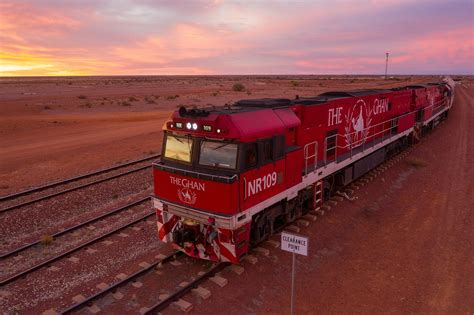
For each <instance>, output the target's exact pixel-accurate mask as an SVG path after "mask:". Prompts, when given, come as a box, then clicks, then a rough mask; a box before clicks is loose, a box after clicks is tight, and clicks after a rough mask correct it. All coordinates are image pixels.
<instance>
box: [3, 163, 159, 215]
mask: <svg viewBox="0 0 474 315" xmlns="http://www.w3.org/2000/svg"><path fill="white" fill-rule="evenodd" d="M159 156H160V155H152V156H149V157H146V158H142V159H138V160H134V161H131V162H127V163H124V164H120V165H116V166H113V167H108V168H104V169H100V170H98V171H95V172H91V173H87V174H83V175H79V176H76V177H72V178H68V179H65V180H62V181H57V182H53V183H49V184H46V185H43V186H39V187H35V188H31V189H27V190H24V191H20V192H17V193H14V194H10V195H6V196H1V197H0V202H1V203H3V204H6V206H4V207H3V208H1V209H0V214H1V213H6V212H8V211H11V210H14V209H17V208H20V207H24V206H27V205H31V204H33V203H36V202H39V201H42V200H45V199H49V198H52V197H55V196H59V195H62V194H65V193H68V192H71V191H75V190H78V189H81V188H85V187H89V186H92V185H95V184H99V183H102V182H105V181H108V180H112V179H114V178H118V177H121V176H125V175H128V174H131V173H135V172H138V171H141V170H144V169H147V168H149V167H151V166H150V164H149V161H151V160H154V159H156V158H158V157H159ZM142 163H146V165H139V164H142ZM135 165H139V166H138V167H133V166H135ZM130 167H133V168H131V169H129V168H130ZM120 169H125V171H122V172H118V173H117V172H114V171H117V170H120Z"/></svg>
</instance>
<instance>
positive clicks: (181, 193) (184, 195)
mask: <svg viewBox="0 0 474 315" xmlns="http://www.w3.org/2000/svg"><path fill="white" fill-rule="evenodd" d="M178 197H179V200H181V201H182V202H184V203H187V204H190V205H193V204H195V203H196V199H197V196H196V193H195V192H194V191H192V190H191V189H189V188H187V187H183V188H180V189H178Z"/></svg>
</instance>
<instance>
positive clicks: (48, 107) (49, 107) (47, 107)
mask: <svg viewBox="0 0 474 315" xmlns="http://www.w3.org/2000/svg"><path fill="white" fill-rule="evenodd" d="M43 109H52V108H51V106H48V105H46V106H45V107H43Z"/></svg>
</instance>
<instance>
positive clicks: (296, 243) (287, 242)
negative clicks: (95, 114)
mask: <svg viewBox="0 0 474 315" xmlns="http://www.w3.org/2000/svg"><path fill="white" fill-rule="evenodd" d="M281 249H282V250H284V251H287V252H290V253H295V254H299V255H304V256H308V238H307V237H305V236H301V235H295V234H291V233H286V232H282V233H281Z"/></svg>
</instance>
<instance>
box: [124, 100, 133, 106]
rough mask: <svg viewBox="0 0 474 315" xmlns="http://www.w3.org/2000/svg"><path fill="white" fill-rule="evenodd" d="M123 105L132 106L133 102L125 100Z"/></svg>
mask: <svg viewBox="0 0 474 315" xmlns="http://www.w3.org/2000/svg"><path fill="white" fill-rule="evenodd" d="M122 106H132V104H130V103H129V102H127V101H123V102H122Z"/></svg>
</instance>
